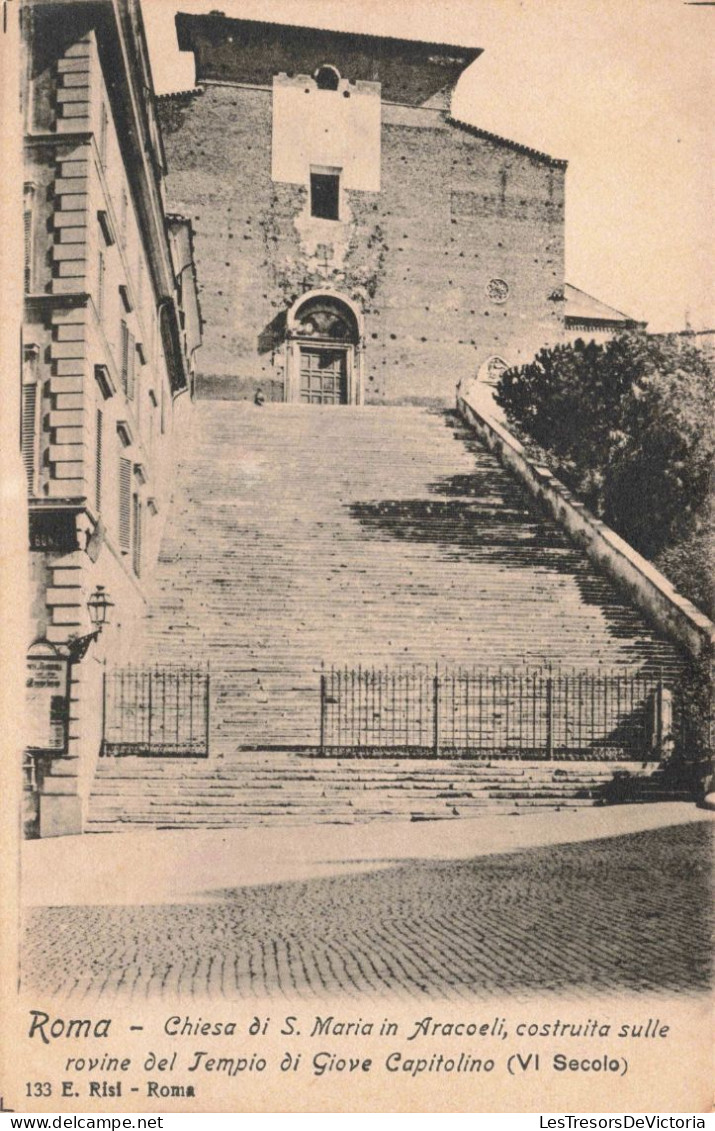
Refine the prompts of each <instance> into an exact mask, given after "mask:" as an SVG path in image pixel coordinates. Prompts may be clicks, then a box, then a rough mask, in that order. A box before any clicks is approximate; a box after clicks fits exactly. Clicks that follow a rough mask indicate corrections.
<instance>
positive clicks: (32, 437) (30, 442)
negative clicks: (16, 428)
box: [20, 383, 37, 495]
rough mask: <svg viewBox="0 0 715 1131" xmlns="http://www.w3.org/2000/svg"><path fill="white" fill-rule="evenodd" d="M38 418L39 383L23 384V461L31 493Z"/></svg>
mask: <svg viewBox="0 0 715 1131" xmlns="http://www.w3.org/2000/svg"><path fill="white" fill-rule="evenodd" d="M36 420H37V385H36V384H35V383H33V384H31V385H23V386H22V421H21V426H20V430H21V436H20V446H21V449H22V462H23V464H24V465H25V474H26V475H27V489H28V491H29V492H30V494H31V495H34V493H35V467H36V463H37V461H36V459H35V452H36V436H37V428H36Z"/></svg>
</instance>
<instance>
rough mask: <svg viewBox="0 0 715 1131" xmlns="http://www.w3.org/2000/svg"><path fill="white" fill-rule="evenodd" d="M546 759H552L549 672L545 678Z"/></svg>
mask: <svg viewBox="0 0 715 1131" xmlns="http://www.w3.org/2000/svg"><path fill="white" fill-rule="evenodd" d="M546 757H547V758H548V759H549V760H550V761H551V760H553V757H554V680H553V676H552V674H551V672H549V674H548V676H547V677H546Z"/></svg>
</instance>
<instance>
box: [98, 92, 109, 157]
mask: <svg viewBox="0 0 715 1131" xmlns="http://www.w3.org/2000/svg"><path fill="white" fill-rule="evenodd" d="M108 125H109V118H108V115H107V107H106V106H105V105H104V103H102V109H101V116H100V119H99V160H100V161H101V163H102V167H104V166H105V165H106V164H107V126H108Z"/></svg>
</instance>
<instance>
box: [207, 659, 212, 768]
mask: <svg viewBox="0 0 715 1131" xmlns="http://www.w3.org/2000/svg"><path fill="white" fill-rule="evenodd" d="M210 721H211V669H210V667H207V668H206V757H207V758H208V756H209V754H210V753H211V747H210V743H209V724H210Z"/></svg>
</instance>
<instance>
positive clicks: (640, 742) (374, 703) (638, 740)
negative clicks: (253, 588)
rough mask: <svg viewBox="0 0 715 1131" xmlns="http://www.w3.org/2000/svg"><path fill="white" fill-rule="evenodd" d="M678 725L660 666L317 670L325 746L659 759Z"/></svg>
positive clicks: (327, 749) (357, 751)
mask: <svg viewBox="0 0 715 1131" xmlns="http://www.w3.org/2000/svg"><path fill="white" fill-rule="evenodd" d="M672 731H673V712H672V694H671V692H670V691H669V690H668V689H667V688H665V687H664V686H663V683H662V680H661V679H660V678H659V676H658V674H657V673H656V674H635V675H634V674H632V673H619V672H607V673H605V672H596V673H593V672H569V673H565V672H561V671H559V672H557V671H551V670H549V669H537V670H530V671H501V670H500V671H492V670H488V669H486V670H485V669H478V668H475V669H465V668H457V669H451V670H446V671H437V670H434V669H433V670H431V671H430V670H429V669H425V668H410V669H397V670H384V669H374V668H357V669H349V668H342V669H340V668H333V669H331V670H330V671H329V672H325V673H324V674H323V675H322V676H321V679H320V744H319V751H320V753H321V754H325V755H339V754H346V755H368V754H371V753H372V754H378V753H381V752H385V753H389V752H392V753H395V754H402V755H403V756H409V755H412V756H422V757H425V756H429V757H440V756H444V757H479V756H481V755H485V756H489V757H494V756H499V755H501V756H503V757H522V758H555V759H558V758H562V759H572V758H592V759H608V758H611V759H614V760H615V759H624V760H629V759H637V760H641V759H654V760H655V759H658V758H659V757H660V756H661V753H662V752H663V749H664V746H665V745H667V744H670V743H672Z"/></svg>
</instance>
